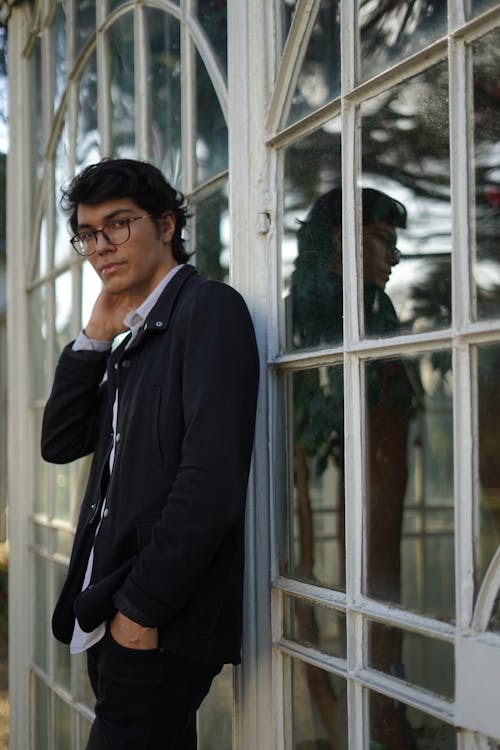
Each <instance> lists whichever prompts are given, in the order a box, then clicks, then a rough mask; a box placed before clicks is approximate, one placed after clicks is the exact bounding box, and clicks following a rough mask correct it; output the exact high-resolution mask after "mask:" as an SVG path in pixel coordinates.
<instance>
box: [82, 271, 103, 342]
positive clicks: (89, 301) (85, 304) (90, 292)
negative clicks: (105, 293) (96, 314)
mask: <svg viewBox="0 0 500 750" xmlns="http://www.w3.org/2000/svg"><path fill="white" fill-rule="evenodd" d="M101 288H102V284H101V280H100V279H99V276H98V275H97V274H96V272H95V271H94V269H93V268H92V266H91V265H90V263H84V264H83V266H82V315H81V322H80V327H81V328H84V327H85V324H86V323H87V321H88V319H89V318H90V313H91V312H92V308H93V306H94V302H95V301H96V299H97V296H98V294H99V292H100V291H101Z"/></svg>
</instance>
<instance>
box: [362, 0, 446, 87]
mask: <svg viewBox="0 0 500 750" xmlns="http://www.w3.org/2000/svg"><path fill="white" fill-rule="evenodd" d="M358 12H359V20H358V23H359V28H360V35H361V78H362V79H363V80H364V79H366V78H370V77H371V76H373V75H375V74H376V73H379V72H380V71H381V70H384V68H388V67H390V66H391V65H395V64H396V63H398V62H399V61H400V60H402V59H403V58H405V57H407V56H408V55H411V54H412V53H413V52H418V50H421V49H423V48H424V47H425V46H426V45H427V44H429V43H430V42H432V41H434V39H437V38H438V37H439V36H441V35H442V34H446V23H447V19H446V0H419V2H415V1H414V0H402V2H397V3H394V2H389V3H388V2H387V0H359V11H358Z"/></svg>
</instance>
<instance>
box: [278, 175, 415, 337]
mask: <svg viewBox="0 0 500 750" xmlns="http://www.w3.org/2000/svg"><path fill="white" fill-rule="evenodd" d="M362 205H363V280H364V306H365V327H366V333H367V334H368V335H369V336H377V335H378V336H382V335H386V334H389V333H390V332H391V331H393V330H396V329H397V328H398V327H399V323H398V320H397V317H396V313H395V311H394V307H393V305H392V302H391V301H390V299H389V297H388V296H387V294H385V292H384V287H385V285H386V284H387V281H388V280H389V277H390V275H391V269H392V267H393V266H395V265H396V264H397V263H398V262H399V257H400V254H399V251H398V249H397V248H396V228H398V227H401V228H404V227H406V209H405V207H404V206H403V204H402V203H400V202H399V201H397V200H395V199H394V198H390V197H389V196H388V195H386V194H385V193H382V192H380V191H379V190H373V189H371V188H365V189H364V190H363V192H362ZM297 236H298V250H299V252H298V256H297V259H296V261H295V271H294V273H293V279H292V289H293V329H294V344H295V346H300V347H302V346H316V345H318V344H323V345H324V344H331V343H335V342H338V341H341V340H342V193H341V191H340V190H339V189H338V188H335V189H333V190H330V192H328V193H326V194H325V195H323V196H322V197H321V198H319V199H318V200H317V201H316V203H315V204H314V206H313V207H312V209H311V211H310V212H309V215H308V217H307V219H306V221H304V222H303V224H302V225H301V227H300V229H299V231H298V233H297Z"/></svg>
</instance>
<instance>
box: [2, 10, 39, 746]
mask: <svg viewBox="0 0 500 750" xmlns="http://www.w3.org/2000/svg"><path fill="white" fill-rule="evenodd" d="M28 29H29V16H28V15H27V13H26V8H25V7H23V6H20V7H14V8H13V9H12V15H11V18H10V22H9V81H10V86H9V92H10V94H9V110H10V119H11V122H12V123H15V127H12V128H11V132H10V151H9V156H8V162H7V192H8V203H7V248H8V251H7V259H8V263H7V285H8V299H9V314H8V317H7V337H8V359H7V378H8V388H9V399H8V432H9V441H8V500H9V538H10V540H11V546H10V559H9V578H10V592H9V630H10V633H11V634H15V637H13V638H11V640H10V645H9V693H10V705H11V712H10V745H11V747H19V748H28V747H29V725H28V721H27V717H28V707H29V659H30V650H31V647H30V641H29V634H30V626H29V616H28V613H29V612H30V610H31V601H30V581H29V573H28V571H29V552H28V540H29V529H28V523H29V521H28V512H29V502H30V500H29V499H30V491H31V487H30V481H29V474H30V473H29V472H28V471H27V470H26V469H27V456H26V453H25V451H24V450H22V449H21V447H22V446H26V445H30V444H31V443H30V441H29V438H28V436H29V435H30V432H29V421H28V413H27V410H26V404H27V401H28V398H29V386H28V376H29V372H30V369H29V365H28V362H29V353H28V344H27V341H28V338H27V326H28V319H27V305H26V295H25V291H24V289H25V281H26V276H27V269H26V263H27V257H26V256H27V253H26V250H27V249H28V248H29V247H30V240H31V237H30V231H31V224H30V221H29V220H27V217H29V216H31V210H32V206H31V203H30V196H31V179H32V176H31V144H32V143H33V139H32V122H31V113H30V110H29V107H27V106H26V105H27V102H26V99H25V98H24V97H21V96H19V95H18V92H19V91H25V92H26V91H30V90H32V87H31V82H30V71H29V63H28V62H27V60H26V59H25V58H23V57H22V50H23V48H24V46H25V43H26V39H27V36H28ZM28 101H29V100H28ZM23 251H24V252H23Z"/></svg>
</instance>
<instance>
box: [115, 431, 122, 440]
mask: <svg viewBox="0 0 500 750" xmlns="http://www.w3.org/2000/svg"><path fill="white" fill-rule="evenodd" d="M120 439H121V435H120V433H119V432H118V433H117V434H116V437H115V442H117V443H119V442H120Z"/></svg>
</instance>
